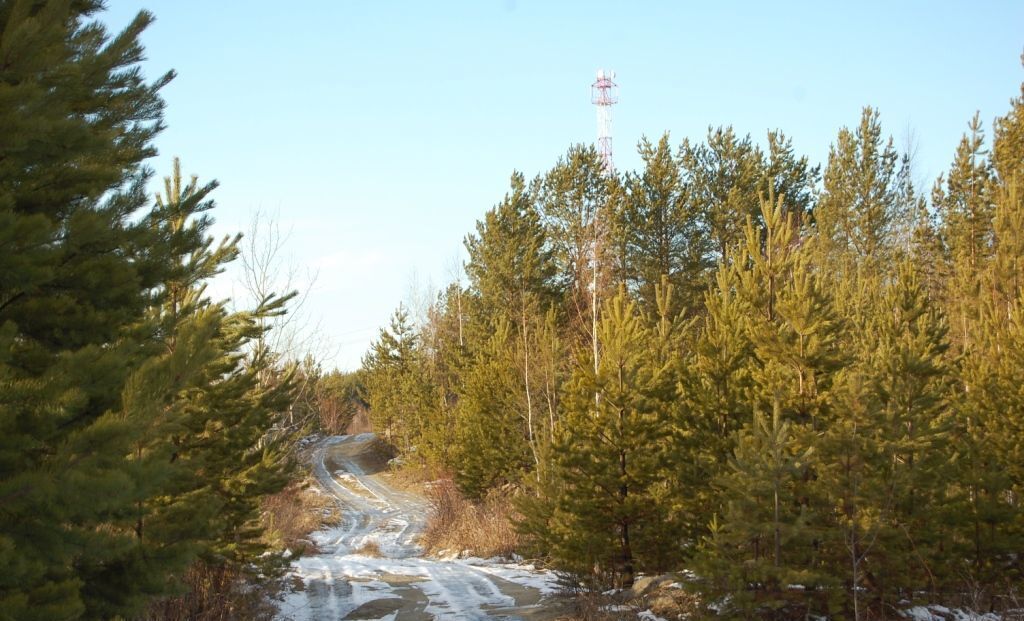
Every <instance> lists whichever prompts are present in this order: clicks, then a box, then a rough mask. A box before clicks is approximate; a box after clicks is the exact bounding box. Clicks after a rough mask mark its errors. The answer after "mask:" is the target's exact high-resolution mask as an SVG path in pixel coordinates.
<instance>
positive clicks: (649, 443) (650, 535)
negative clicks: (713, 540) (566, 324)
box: [533, 293, 671, 586]
mask: <svg viewBox="0 0 1024 621" xmlns="http://www.w3.org/2000/svg"><path fill="white" fill-rule="evenodd" d="M644 323H645V322H644V320H643V319H642V318H641V317H640V316H639V315H638V314H637V310H636V304H635V302H630V301H628V300H627V298H626V297H625V294H623V293H620V294H619V295H618V296H616V297H615V298H613V299H612V300H609V301H608V302H607V303H606V305H605V308H604V311H603V313H602V318H601V321H600V324H599V331H600V338H601V345H602V355H601V360H600V362H599V364H598V366H597V370H596V372H595V369H594V364H593V361H592V360H588V359H587V358H586V357H583V358H582V359H580V360H579V362H578V364H577V367H576V369H575V371H574V373H573V377H572V379H571V380H570V382H569V386H568V388H567V392H566V396H565V400H564V402H563V406H564V410H565V411H564V417H565V422H564V425H563V426H562V427H561V428H560V429H559V433H558V435H557V436H556V444H555V452H554V455H553V458H554V461H555V463H554V468H555V476H556V477H557V479H558V484H557V485H555V486H553V489H554V490H555V491H557V493H558V496H557V497H556V498H554V499H551V500H552V501H551V503H550V507H551V510H552V513H551V516H550V517H549V519H548V521H547V522H546V523H544V524H543V526H542V528H543V531H542V532H540V533H538V535H539V536H540V537H541V538H542V539H543V540H545V541H547V542H549V544H550V545H551V546H552V547H551V549H550V550H549V553H550V554H551V556H552V557H553V558H554V559H555V561H556V562H557V563H558V565H559V566H561V567H562V568H563V569H566V570H569V571H571V572H573V573H576V574H579V575H586V574H588V573H590V572H592V571H596V572H597V573H598V577H599V578H600V576H606V577H610V578H613V579H614V581H615V582H616V583H618V584H621V585H623V586H629V585H630V584H632V582H633V578H634V575H635V574H636V572H637V571H639V570H641V569H642V568H644V567H650V568H651V569H657V568H659V567H658V564H657V563H658V562H659V561H661V560H662V559H664V557H665V556H666V554H665V553H666V550H665V549H664V548H665V546H666V543H667V542H666V539H665V533H664V531H663V518H664V516H665V514H666V508H665V507H664V505H663V503H661V502H659V501H658V499H657V482H658V479H659V470H660V468H659V463H660V462H661V459H660V451H659V447H660V446H662V443H663V440H664V435H665V431H664V426H663V425H662V424H660V420H659V419H660V418H661V417H662V412H663V410H664V408H665V404H666V402H667V400H668V398H669V396H670V393H667V392H665V391H666V389H667V388H668V387H666V386H665V384H664V381H663V377H662V373H663V372H664V369H663V368H661V367H659V365H658V364H657V360H656V358H653V359H652V356H651V350H652V343H651V338H652V337H651V335H650V333H649V330H648V329H647V328H646V327H645V326H644ZM595 395H596V397H595ZM533 524H534V525H535V527H536V525H537V522H536V521H535V522H533ZM668 556H671V554H669V555H668Z"/></svg>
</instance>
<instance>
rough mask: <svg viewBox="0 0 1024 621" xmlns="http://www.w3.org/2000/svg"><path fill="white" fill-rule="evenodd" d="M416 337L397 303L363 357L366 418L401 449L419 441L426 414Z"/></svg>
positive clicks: (427, 394) (423, 374)
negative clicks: (366, 406) (368, 406)
mask: <svg viewBox="0 0 1024 621" xmlns="http://www.w3.org/2000/svg"><path fill="white" fill-rule="evenodd" d="M422 354H423V352H422V350H421V344H420V337H419V334H418V333H417V332H416V331H415V329H414V328H413V326H412V323H411V322H410V320H409V314H408V313H407V312H406V311H405V309H404V308H403V307H402V306H401V305H399V307H398V309H396V310H395V312H394V314H393V315H392V316H391V323H390V326H389V327H388V328H387V329H381V331H380V335H379V337H378V339H377V341H376V342H374V343H373V345H372V346H371V348H370V351H369V352H368V353H367V354H366V356H365V357H364V358H363V369H364V371H365V373H366V376H365V377H366V400H367V402H368V403H369V404H370V420H371V422H372V423H373V427H374V429H376V430H377V431H378V432H379V433H380V434H381V435H382V436H383V438H384V440H385V441H386V442H388V443H390V444H392V445H393V446H395V447H397V448H399V449H400V450H402V451H406V452H408V451H410V450H411V449H412V448H413V447H414V446H415V445H416V444H417V442H418V441H419V438H420V434H421V433H422V430H423V426H424V423H425V420H424V419H425V418H429V414H427V412H429V410H430V402H431V397H430V387H429V383H428V379H427V376H426V372H425V369H424V366H423V355H422Z"/></svg>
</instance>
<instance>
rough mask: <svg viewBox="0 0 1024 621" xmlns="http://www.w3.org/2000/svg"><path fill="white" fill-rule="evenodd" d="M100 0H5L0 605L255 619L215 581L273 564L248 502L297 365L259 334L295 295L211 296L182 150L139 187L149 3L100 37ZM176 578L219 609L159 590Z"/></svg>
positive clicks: (175, 586) (34, 611) (203, 187)
mask: <svg viewBox="0 0 1024 621" xmlns="http://www.w3.org/2000/svg"><path fill="white" fill-rule="evenodd" d="M101 8H102V3H101V2H99V1H92V0H83V1H76V2H38V1H27V0H26V1H21V0H15V1H11V2H0V58H2V61H0V568H2V571H0V619H18V620H30V619H40V620H50V619H76V618H91V619H111V618H138V617H142V616H146V617H148V618H167V617H166V616H165V615H171V614H176V615H177V616H178V618H197V617H199V616H200V615H207V616H204V617H203V618H214V616H215V615H219V614H222V613H223V614H226V613H225V612H224V611H225V610H227V607H228V606H231V607H232V611H233V612H232V613H231V614H233V615H236V616H238V615H241V616H245V617H249V616H250V615H255V614H257V612H260V613H261V614H262V613H265V612H266V611H265V610H260V609H259V605H260V603H261V602H257V603H256V604H254V605H255V606H256V608H253V609H245V608H240V607H239V606H238V605H237V603H238V602H237V601H233V600H231V599H230V598H231V593H228V591H233V592H234V593H235V594H237V593H238V592H239V591H238V589H239V581H241V580H242V579H243V578H244V577H245V576H252V577H259V576H267V575H270V574H271V573H272V570H273V569H274V568H275V567H276V566H277V564H279V563H280V562H281V559H280V556H279V555H275V554H266V553H267V552H268V551H270V550H269V549H268V540H267V538H265V537H264V531H265V529H266V524H265V521H264V520H263V518H262V512H261V507H260V503H261V499H262V498H263V497H265V496H266V495H268V494H270V493H273V492H276V491H278V490H280V489H281V488H282V487H283V486H284V485H285V483H286V482H287V480H288V477H289V474H290V471H289V466H290V460H289V458H288V451H287V446H286V444H285V442H284V439H285V438H287V435H286V433H284V431H285V427H286V426H287V424H288V423H289V422H290V421H288V418H287V416H286V414H287V413H288V412H289V411H290V410H291V409H292V407H293V406H294V404H295V403H296V398H297V395H298V391H299V383H300V377H299V375H300V374H297V372H296V370H295V366H294V365H286V364H284V361H282V360H281V359H280V357H279V356H277V355H276V354H275V352H273V351H270V350H268V349H267V348H266V347H264V346H263V344H264V343H265V339H264V337H265V335H266V331H267V330H268V329H269V326H270V325H271V324H272V323H273V319H274V317H276V316H278V315H280V314H281V313H283V312H284V305H285V303H286V302H287V300H288V298H289V296H287V295H285V296H274V295H267V296H264V297H263V298H262V299H260V300H258V301H257V304H256V306H255V308H253V309H251V310H245V311H232V310H230V307H229V306H228V304H227V302H215V301H212V300H211V299H210V298H209V296H208V295H207V294H206V292H205V289H204V287H205V283H206V282H207V281H208V280H209V279H210V278H211V277H213V276H214V275H215V274H217V273H219V272H220V271H221V270H222V269H223V266H224V265H225V264H226V263H227V262H229V261H231V260H233V259H234V258H235V257H236V256H237V254H238V238H234V237H231V238H225V239H221V240H214V239H212V238H211V236H210V226H211V224H212V220H211V218H210V213H209V212H210V210H211V209H212V207H213V202H212V201H211V199H210V195H211V192H212V191H213V190H214V188H215V187H216V184H215V183H208V184H202V183H199V182H198V181H197V180H196V178H194V177H193V178H191V179H185V178H182V176H181V174H180V170H179V167H178V165H177V163H175V167H174V170H173V171H172V174H171V175H170V176H169V177H168V178H167V180H166V184H165V189H164V191H163V192H162V193H161V194H160V196H159V197H158V199H157V200H156V202H155V203H154V202H153V200H152V199H151V198H150V197H149V196H148V195H147V193H146V188H147V185H148V182H149V180H150V178H151V173H150V171H149V170H148V169H147V167H146V166H145V165H144V161H145V160H146V159H147V158H149V157H151V156H152V155H154V154H155V150H154V148H153V146H152V141H153V139H154V136H156V134H157V133H158V132H159V131H160V130H161V129H162V128H163V120H162V118H163V102H162V100H161V98H160V95H159V91H160V89H161V88H162V87H163V86H164V85H166V84H167V83H168V82H169V81H170V80H171V78H172V77H173V75H172V74H170V73H168V74H166V75H164V76H161V77H159V78H157V79H155V80H153V81H151V82H147V81H146V80H145V79H144V77H143V76H142V74H141V72H140V69H139V63H140V62H141V60H142V56H143V50H142V47H141V45H140V44H139V42H138V38H139V35H140V33H141V32H142V31H143V29H144V28H146V26H147V25H148V24H149V23H150V21H151V19H152V18H151V16H150V15H149V14H148V13H146V12H143V13H141V14H139V15H138V16H137V17H136V18H135V19H134V20H133V21H132V22H131V23H130V24H129V25H128V27H127V28H126V29H125V30H124V31H123V32H121V33H119V34H117V35H115V36H110V35H109V34H108V33H107V32H106V31H105V29H104V28H103V27H102V26H101V25H100V24H98V23H97V22H95V21H93V20H94V19H95V18H96V16H97V12H98V11H99V10H100V9H101ZM303 381H304V380H303ZM197 576H199V578H197ZM204 576H205V577H204ZM189 584H191V585H192V588H193V591H194V592H193V594H192V595H193V598H192V600H189V601H193V600H197V599H198V598H202V597H207V598H209V599H211V600H217V601H218V602H222V604H218V605H220V606H221V608H220V609H219V610H218V611H217V612H210V611H209V610H208V609H205V610H204V609H199V610H195V609H191V610H190V609H188V608H187V607H186V603H185V602H184V600H183V601H178V602H175V601H174V600H172V599H168V598H173V597H174V596H177V595H181V594H183V593H184V592H185V591H186V590H187V589H188V585H189ZM198 591H203V592H198ZM212 591H217V592H216V593H212ZM242 591H243V595H244V594H248V596H250V597H252V596H253V594H255V596H256V597H255V599H257V600H261V596H260V593H259V591H254V590H253V589H251V588H248V586H245V588H243V589H242ZM223 602H227V603H226V604H224V603H223ZM174 611H177V612H174ZM210 615H214V616H210ZM217 618H220V617H217Z"/></svg>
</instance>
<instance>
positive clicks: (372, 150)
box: [100, 0, 1024, 370]
mask: <svg viewBox="0 0 1024 621" xmlns="http://www.w3.org/2000/svg"><path fill="white" fill-rule="evenodd" d="M142 9H146V10H149V11H150V12H152V13H153V14H154V15H155V16H156V22H155V23H154V24H153V25H152V26H150V28H149V29H147V30H146V31H145V33H144V34H143V36H142V43H143V45H144V46H145V48H146V57H147V59H146V61H145V62H144V64H143V70H144V72H145V74H146V75H147V76H149V77H151V78H155V77H157V76H159V75H161V74H162V73H164V72H166V71H168V70H171V69H173V70H174V71H175V72H176V73H177V77H176V78H175V80H174V81H173V82H172V83H171V84H170V85H168V86H167V87H166V88H165V89H164V90H163V97H164V99H165V101H166V103H167V110H166V116H165V119H166V124H167V129H166V130H165V131H164V132H163V133H162V134H161V135H160V136H159V137H158V138H157V139H156V147H157V149H158V150H159V155H158V156H157V157H155V158H154V159H153V160H151V161H150V166H151V167H152V168H153V169H154V170H155V171H156V173H157V177H162V176H163V175H166V174H168V173H169V171H170V170H171V161H172V158H174V157H180V158H181V162H182V170H183V172H184V173H186V174H193V173H194V174H197V175H199V177H200V179H201V180H210V179H217V180H218V181H219V182H220V187H219V188H218V189H217V190H216V192H215V194H214V198H215V199H216V202H217V208H216V209H215V210H214V212H213V216H214V217H215V218H216V220H217V223H216V225H215V232H216V233H217V234H218V235H220V234H227V233H233V232H236V231H249V230H250V229H251V228H252V222H253V219H254V214H256V213H261V214H263V222H267V221H270V222H273V223H274V224H275V225H276V227H277V229H278V231H279V232H280V234H281V240H282V241H281V243H280V244H279V257H280V263H279V264H280V265H281V266H282V273H283V272H293V273H295V274H296V275H297V276H296V278H295V279H293V281H292V284H293V286H295V287H298V288H299V289H301V290H303V291H304V292H307V293H308V295H307V297H306V301H305V302H304V304H303V305H302V307H301V308H300V309H299V313H298V314H299V315H300V318H301V321H300V322H299V324H300V325H302V326H306V332H307V334H310V335H312V337H311V338H307V339H302V342H304V343H307V344H309V347H310V348H311V349H313V351H314V352H315V354H316V355H317V356H318V357H319V358H321V359H322V361H323V366H324V367H325V368H328V369H330V368H338V369H341V370H353V369H355V368H357V367H358V366H359V364H360V359H361V357H362V355H363V354H364V353H365V351H366V349H367V348H368V346H369V344H370V343H371V341H372V340H374V339H375V338H376V336H377V333H378V330H379V329H380V328H381V327H382V326H384V325H385V324H386V323H387V321H388V318H389V316H390V315H391V313H392V312H393V311H394V309H395V308H396V307H397V306H398V304H399V303H400V302H403V301H404V302H405V303H406V305H407V306H408V305H409V304H412V305H413V306H414V307H416V306H417V305H422V303H423V300H424V299H426V298H427V297H428V296H429V295H430V291H431V290H436V289H439V288H442V287H444V286H445V285H446V284H447V283H449V282H451V281H453V280H455V279H457V278H459V276H458V274H459V271H460V269H459V266H460V265H461V263H462V261H463V260H464V258H465V252H464V249H463V244H462V242H463V239H464V238H465V236H466V235H467V234H468V233H469V232H471V231H472V230H473V228H474V225H475V222H476V221H477V220H478V219H480V218H482V217H483V214H484V213H485V212H486V210H488V209H489V208H491V207H492V206H494V205H495V204H496V203H497V202H499V201H500V200H501V198H502V197H503V196H504V194H505V192H506V191H507V189H508V184H509V178H510V175H511V174H512V172H513V171H515V170H518V171H522V172H523V173H525V174H526V176H527V177H528V178H530V177H533V176H535V175H537V174H540V173H543V172H544V171H546V170H547V169H549V168H551V166H553V165H554V164H555V163H556V161H557V160H558V158H559V157H560V156H561V155H562V154H564V153H565V152H566V151H567V150H568V148H569V147H570V146H571V145H573V144H576V143H593V142H594V140H595V135H596V113H595V109H594V106H593V105H592V104H591V102H590V84H591V83H592V82H593V81H594V76H595V73H596V70H597V69H599V68H607V69H612V70H615V71H616V74H617V79H616V81H617V83H618V84H619V87H620V101H619V103H618V104H617V105H616V106H615V107H614V109H613V143H614V157H615V163H616V166H617V168H618V169H619V170H633V169H635V168H636V167H637V166H638V165H639V157H638V156H637V155H636V144H637V142H638V141H639V140H640V139H641V138H642V137H643V136H647V137H650V138H651V139H657V138H658V137H660V136H661V134H662V133H664V132H669V133H670V136H671V140H672V142H673V143H674V144H679V143H680V142H682V140H683V139H684V138H689V139H691V140H701V139H702V138H703V137H704V136H705V135H706V133H707V129H708V127H709V126H716V127H717V126H719V125H732V126H733V127H734V129H735V130H736V132H737V133H739V134H741V135H743V134H748V133H749V134H750V135H751V136H752V138H753V139H754V140H756V141H758V142H759V143H761V144H764V142H765V136H766V133H767V131H768V130H770V129H781V130H782V131H783V132H784V133H785V134H786V135H787V136H788V137H790V138H791V139H792V141H793V145H794V148H795V150H796V151H797V153H799V154H804V155H807V156H808V157H809V158H810V159H811V161H812V162H814V163H819V162H822V163H823V162H825V161H826V159H827V157H828V150H829V146H830V144H832V142H834V140H835V136H836V134H837V133H838V131H839V129H840V128H841V127H843V126H851V127H852V126H855V125H856V124H857V123H858V121H859V118H860V111H861V109H862V108H863V106H866V105H870V106H873V107H875V108H877V109H878V110H879V111H880V112H881V119H882V124H883V128H884V130H885V131H886V132H887V133H889V134H890V135H892V137H893V138H894V140H895V142H896V145H897V146H898V147H899V148H901V149H906V148H907V147H908V146H909V147H910V149H911V150H912V151H913V153H914V170H915V178H916V181H917V183H918V184H919V185H920V186H921V188H922V189H924V190H926V191H927V190H929V189H930V188H931V186H932V184H933V182H934V180H935V178H936V177H937V176H938V175H939V174H940V173H942V172H943V171H944V170H946V169H948V167H949V163H950V162H951V160H952V157H953V152H954V149H955V148H956V145H957V143H958V142H959V140H960V137H961V136H962V134H963V133H964V131H965V128H966V126H967V123H968V121H969V120H970V119H971V117H972V116H973V115H974V114H975V112H978V113H980V115H981V119H982V121H983V122H984V125H985V127H986V128H987V129H988V136H991V126H992V121H993V119H995V118H996V117H997V116H1000V115H1003V114H1005V113H1006V112H1007V111H1008V110H1009V106H1010V103H1009V102H1010V99H1011V98H1012V97H1016V96H1019V95H1020V93H1021V82H1022V81H1024V70H1022V67H1021V53H1022V51H1024V2H1018V1H1012V2H1011V1H1003V2H996V1H990V2H985V1H980V2H941V1H930V2H914V1H907V2H865V1H861V2H848V3H838V2H820V1H819V2H739V1H733V2H713V3H712V2H703V3H697V2H684V1H677V2H641V1H637V2H618V3H616V2H600V1H591V2H569V1H564V2H559V1H554V0H547V1H545V0H473V1H470V0H466V1H464V2H441V1H433V2H430V1H427V2H412V1H408V2H398V1H391V0H376V1H374V0H360V1H354V0H331V1H327V0H318V1H314V0H306V1H304V2H291V3H285V2H273V3H271V2H263V1H259V0H253V1H249V2H240V1H229V0H224V1H220V2H209V1H206V2H202V1H197V0H173V1H171V0H108V10H107V11H106V12H105V13H103V14H101V16H100V19H101V21H103V22H105V23H106V24H107V25H108V27H109V28H111V29H112V30H115V31H116V30H119V29H121V28H123V27H124V26H125V25H126V24H127V23H128V22H129V21H130V20H131V19H132V17H133V16H134V15H135V14H137V13H138V12H139V11H140V10H142ZM157 181H158V180H155V181H154V184H153V191H157V190H158V189H159V187H160V186H159V185H158V183H157ZM260 239H264V240H265V239H267V231H266V228H265V227H264V229H263V231H262V234H261V235H260V236H259V237H258V238H257V242H259V241H260ZM240 278H241V275H240V273H239V270H238V269H237V266H236V267H235V268H232V269H229V270H228V272H227V273H226V274H225V275H224V276H223V277H221V278H220V279H219V281H218V282H217V283H215V284H214V286H213V287H212V288H211V291H213V292H214V295H217V296H220V297H227V296H229V295H232V294H233V292H234V294H235V295H238V291H239V289H240V286H239V285H238V283H239V282H240ZM282 286H283V285H282Z"/></svg>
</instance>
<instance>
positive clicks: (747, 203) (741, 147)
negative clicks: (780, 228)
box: [681, 127, 775, 261]
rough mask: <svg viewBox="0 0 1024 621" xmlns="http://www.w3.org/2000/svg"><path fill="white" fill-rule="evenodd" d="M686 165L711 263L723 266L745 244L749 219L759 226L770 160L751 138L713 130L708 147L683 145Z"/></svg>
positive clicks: (730, 130)
mask: <svg viewBox="0 0 1024 621" xmlns="http://www.w3.org/2000/svg"><path fill="white" fill-rule="evenodd" d="M681 162H682V167H683V171H684V179H685V180H686V182H687V184H688V186H689V190H690V191H689V198H690V201H691V202H692V207H691V209H697V210H700V213H701V215H702V218H701V219H702V221H703V223H704V226H705V227H706V228H707V234H708V237H709V240H710V245H711V251H712V256H711V259H712V260H713V261H720V260H722V259H724V258H725V257H726V255H727V254H728V252H729V250H730V249H731V248H732V247H733V246H734V245H735V244H736V243H737V242H739V241H740V240H741V237H742V235H743V227H744V225H745V224H746V221H747V218H748V217H750V218H753V219H754V220H755V222H756V220H757V218H758V217H759V216H760V213H759V211H758V207H757V206H758V202H757V195H758V192H759V191H760V190H761V188H762V187H763V186H761V181H762V179H763V177H764V175H765V172H764V156H763V154H762V153H761V151H760V149H758V148H757V146H756V145H754V143H753V142H752V141H751V139H750V136H749V135H747V136H744V137H743V138H739V137H737V136H736V134H735V132H734V131H733V129H732V127H725V128H722V127H719V128H717V129H712V128H710V127H709V128H708V137H707V142H706V143H705V144H698V145H693V144H691V143H690V142H689V141H684V142H683V145H682V149H681ZM773 177H775V175H773Z"/></svg>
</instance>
